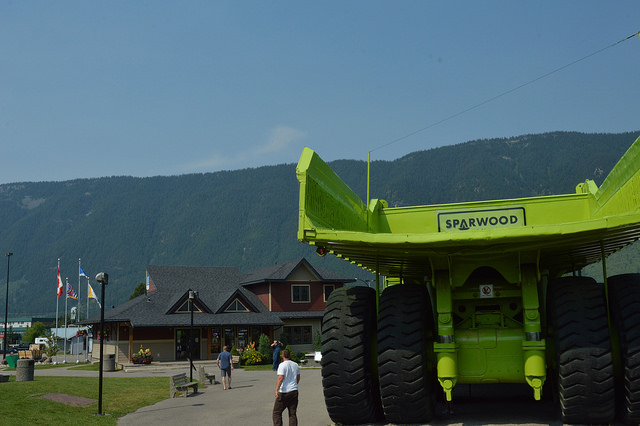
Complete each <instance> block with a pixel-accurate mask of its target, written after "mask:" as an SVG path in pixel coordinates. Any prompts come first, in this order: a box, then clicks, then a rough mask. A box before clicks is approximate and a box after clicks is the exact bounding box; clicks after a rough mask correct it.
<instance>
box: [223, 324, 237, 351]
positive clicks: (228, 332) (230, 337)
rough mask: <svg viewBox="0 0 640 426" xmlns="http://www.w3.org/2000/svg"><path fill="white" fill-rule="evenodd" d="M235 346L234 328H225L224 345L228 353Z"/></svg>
mask: <svg viewBox="0 0 640 426" xmlns="http://www.w3.org/2000/svg"><path fill="white" fill-rule="evenodd" d="M235 344H236V333H235V328H234V327H225V329H224V345H225V346H228V347H229V351H231V348H233V347H234V346H235Z"/></svg>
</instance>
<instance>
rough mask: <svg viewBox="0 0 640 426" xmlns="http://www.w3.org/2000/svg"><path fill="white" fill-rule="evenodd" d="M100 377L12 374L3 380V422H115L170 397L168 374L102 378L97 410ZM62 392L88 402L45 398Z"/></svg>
mask: <svg viewBox="0 0 640 426" xmlns="http://www.w3.org/2000/svg"><path fill="white" fill-rule="evenodd" d="M98 386H99V383H98V378H97V377H46V376H42V377H35V379H34V380H33V381H29V382H16V381H15V376H12V377H11V378H10V379H9V382H7V383H0V413H3V414H2V424H3V425H22V426H24V425H25V424H55V425H77V424H82V425H116V424H117V422H118V417H121V416H124V415H125V414H128V413H132V412H134V411H136V410H137V409H138V408H141V407H145V406H147V405H153V404H155V403H156V402H158V401H162V400H163V399H167V398H168V397H169V379H168V378H166V377H134V378H129V377H127V378H119V377H118V378H112V377H110V378H108V379H105V380H103V382H102V412H103V414H107V415H103V416H97V413H98ZM57 393H63V394H67V395H72V396H79V397H83V398H90V399H93V400H94V401H93V402H91V403H90V404H88V405H85V406H73V405H69V404H65V403H60V402H55V401H50V400H48V399H44V398H42V396H44V395H47V394H57Z"/></svg>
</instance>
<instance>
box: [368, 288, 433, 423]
mask: <svg viewBox="0 0 640 426" xmlns="http://www.w3.org/2000/svg"><path fill="white" fill-rule="evenodd" d="M378 376H379V377H380V394H381V398H382V408H383V411H384V415H385V418H386V419H387V422H391V423H400V424H406V423H427V422H429V421H431V418H432V417H433V414H434V409H435V391H434V384H435V376H434V369H433V314H432V309H431V302H430V300H429V292H428V291H427V289H426V287H423V286H419V285H395V286H392V287H389V288H387V289H386V290H385V291H384V292H383V293H382V295H381V296H380V315H379V320H378Z"/></svg>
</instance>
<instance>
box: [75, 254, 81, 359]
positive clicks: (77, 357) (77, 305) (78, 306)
mask: <svg viewBox="0 0 640 426" xmlns="http://www.w3.org/2000/svg"><path fill="white" fill-rule="evenodd" d="M80 269H82V267H81V266H80V258H78V301H77V302H76V309H78V312H77V313H76V331H78V330H80V324H78V322H80V301H81V300H82V291H81V290H82V287H81V286H80ZM76 334H78V333H76ZM79 340H80V339H78V336H76V364H77V363H79V362H80V359H79V358H80V345H78V341H79Z"/></svg>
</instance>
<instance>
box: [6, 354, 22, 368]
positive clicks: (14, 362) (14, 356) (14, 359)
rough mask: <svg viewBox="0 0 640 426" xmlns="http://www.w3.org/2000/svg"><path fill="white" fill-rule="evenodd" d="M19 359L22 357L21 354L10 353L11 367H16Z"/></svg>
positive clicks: (9, 363) (8, 361)
mask: <svg viewBox="0 0 640 426" xmlns="http://www.w3.org/2000/svg"><path fill="white" fill-rule="evenodd" d="M18 359H20V356H18V355H8V356H7V364H8V365H9V368H16V362H17V361H18Z"/></svg>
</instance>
